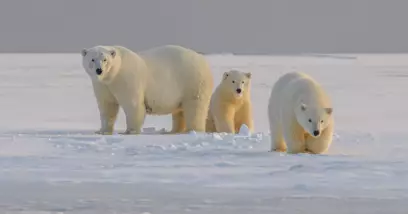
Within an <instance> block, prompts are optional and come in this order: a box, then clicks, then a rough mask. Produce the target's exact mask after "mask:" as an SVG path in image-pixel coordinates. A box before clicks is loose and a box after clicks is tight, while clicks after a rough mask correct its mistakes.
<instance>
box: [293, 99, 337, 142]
mask: <svg viewBox="0 0 408 214" xmlns="http://www.w3.org/2000/svg"><path fill="white" fill-rule="evenodd" d="M332 113H333V108H332V107H318V106H314V105H308V104H305V103H304V102H301V103H300V104H299V105H298V106H297V108H296V110H295V114H296V119H297V121H298V123H299V124H300V125H301V126H302V127H303V129H304V130H305V131H306V132H307V133H309V134H310V135H311V136H313V137H319V136H320V134H321V133H322V131H323V130H324V129H325V128H326V127H327V126H328V125H329V123H330V121H331V117H332V116H333V115H332Z"/></svg>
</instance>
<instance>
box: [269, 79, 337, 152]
mask: <svg viewBox="0 0 408 214" xmlns="http://www.w3.org/2000/svg"><path fill="white" fill-rule="evenodd" d="M332 111H333V109H332V105H331V101H330V99H329V97H328V95H327V94H326V93H325V91H324V90H323V88H322V87H321V86H320V85H319V84H318V83H317V82H316V81H315V80H313V79H312V78H311V77H310V76H308V75H306V74H305V73H301V72H293V73H288V74H285V75H283V76H282V77H280V78H279V79H278V81H277V82H276V83H275V85H274V87H273V89H272V93H271V96H270V98H269V105H268V116H269V125H270V131H271V150H272V151H273V150H274V151H286V150H287V151H288V152H289V153H303V152H308V153H314V154H319V153H324V152H325V151H327V149H328V148H329V146H330V144H331V142H332V137H333V126H334V121H333V114H332ZM309 119H310V120H311V122H310V121H309ZM322 121H323V122H322ZM316 130H317V131H319V134H318V135H317V136H314V134H313V133H314V131H316Z"/></svg>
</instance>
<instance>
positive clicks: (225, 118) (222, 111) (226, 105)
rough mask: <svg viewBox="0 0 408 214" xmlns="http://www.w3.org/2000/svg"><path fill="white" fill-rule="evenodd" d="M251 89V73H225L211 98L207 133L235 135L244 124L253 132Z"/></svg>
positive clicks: (232, 71)
mask: <svg viewBox="0 0 408 214" xmlns="http://www.w3.org/2000/svg"><path fill="white" fill-rule="evenodd" d="M250 88H251V73H245V72H241V71H237V70H231V71H228V72H225V73H224V74H223V78H222V80H221V83H220V84H219V85H218V86H217V88H216V89H215V91H214V93H213V95H212V97H211V102H210V109H209V113H208V119H207V124H206V126H207V128H206V132H226V133H234V134H235V133H238V132H239V129H240V128H241V126H242V125H243V124H245V125H246V126H248V128H249V131H250V132H253V127H254V124H253V117H252V105H251V97H250V93H251V92H250Z"/></svg>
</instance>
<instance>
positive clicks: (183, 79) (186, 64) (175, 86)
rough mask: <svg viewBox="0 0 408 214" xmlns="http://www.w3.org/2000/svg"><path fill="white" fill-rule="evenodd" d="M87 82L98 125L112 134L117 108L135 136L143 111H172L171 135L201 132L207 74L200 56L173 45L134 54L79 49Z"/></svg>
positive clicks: (210, 83) (210, 79)
mask: <svg viewBox="0 0 408 214" xmlns="http://www.w3.org/2000/svg"><path fill="white" fill-rule="evenodd" d="M81 53H82V64H83V67H84V69H85V71H86V72H87V73H88V75H89V76H90V79H91V81H92V85H93V90H94V94H95V97H96V101H97V104H98V108H99V112H100V120H101V128H100V130H99V131H97V132H96V133H99V134H112V132H113V129H114V123H115V121H116V117H117V114H118V110H119V106H120V107H122V108H123V110H124V112H125V115H126V126H127V127H126V131H125V132H123V133H122V134H140V133H141V128H142V126H143V123H144V119H145V116H146V114H155V115H165V114H172V119H173V127H172V130H171V133H182V132H187V131H196V132H204V131H205V123H206V117H207V110H208V107H209V103H210V99H211V93H212V90H213V76H212V72H211V70H210V66H209V64H208V63H207V61H206V59H205V58H204V56H202V55H201V54H198V53H196V52H194V51H193V50H190V49H187V48H183V47H180V46H175V45H167V46H161V47H156V48H152V49H149V50H146V51H142V52H139V53H135V52H133V51H131V50H129V49H127V48H125V47H122V46H94V47H91V48H89V49H83V50H82V52H81Z"/></svg>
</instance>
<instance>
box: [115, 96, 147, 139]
mask: <svg viewBox="0 0 408 214" xmlns="http://www.w3.org/2000/svg"><path fill="white" fill-rule="evenodd" d="M123 110H124V112H125V116H126V131H125V132H122V133H121V134H126V135H129V134H140V133H141V132H142V126H143V123H144V120H145V117H146V108H145V105H144V103H143V102H137V103H134V104H130V105H129V106H126V107H124V108H123Z"/></svg>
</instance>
